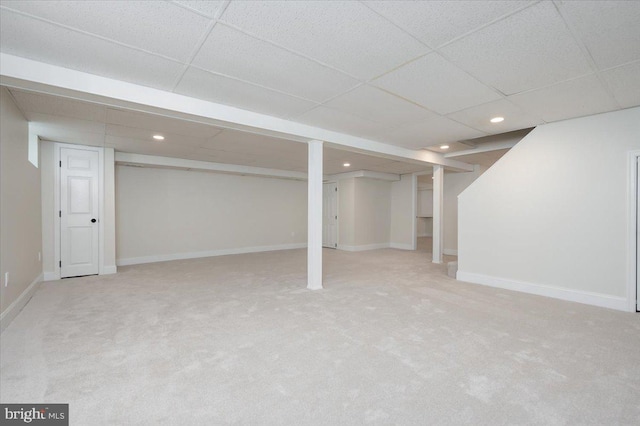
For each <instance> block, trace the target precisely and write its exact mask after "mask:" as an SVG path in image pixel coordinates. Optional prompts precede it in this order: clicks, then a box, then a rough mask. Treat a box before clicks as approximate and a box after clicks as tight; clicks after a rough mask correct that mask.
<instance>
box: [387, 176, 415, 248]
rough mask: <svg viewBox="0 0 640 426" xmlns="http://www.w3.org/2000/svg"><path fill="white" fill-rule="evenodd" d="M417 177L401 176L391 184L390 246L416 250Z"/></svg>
mask: <svg viewBox="0 0 640 426" xmlns="http://www.w3.org/2000/svg"><path fill="white" fill-rule="evenodd" d="M417 185H418V183H417V177H416V176H414V175H412V174H406V175H402V176H400V180H399V181H397V182H391V213H390V214H391V217H390V232H389V239H390V246H391V247H393V248H400V249H405V250H415V248H416V240H415V232H416V231H415V230H416V201H415V200H416V191H417V190H418V188H417Z"/></svg>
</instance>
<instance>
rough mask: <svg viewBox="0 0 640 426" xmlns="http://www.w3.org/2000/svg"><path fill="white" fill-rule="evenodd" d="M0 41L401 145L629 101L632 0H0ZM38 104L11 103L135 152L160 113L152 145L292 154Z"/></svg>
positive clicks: (73, 65)
mask: <svg viewBox="0 0 640 426" xmlns="http://www.w3.org/2000/svg"><path fill="white" fill-rule="evenodd" d="M0 51H1V52H3V53H7V54H11V55H15V56H20V57H24V58H28V59H33V60H36V61H40V62H44V63H48V64H53V65H58V66H62V67H66V68H70V69H74V70H79V71H83V72H87V73H91V74H96V75H100V76H105V77H109V78H115V79H119V80H123V81H127V82H131V83H135V84H139V85H143V86H149V87H153V88H157V89H161V90H165V91H169V92H174V93H178V94H182V95H186V96H191V97H194V98H199V99H204V100H209V101H214V102H216V103H222V104H227V105H231V106H234V107H239V108H243V109H248V110H252V111H256V112H260V113H264V114H268V115H272V116H276V117H281V118H286V119H289V120H292V121H297V122H301V123H305V124H311V125H314V126H318V127H323V128H327V129H330V130H335V131H339V132H343V133H347V134H351V135H355V136H360V137H364V138H367V139H372V140H377V141H382V142H385V143H388V144H392V145H397V146H402V147H406V148H410V149H423V148H428V147H433V146H437V145H440V144H443V143H454V142H456V141H460V140H468V139H473V138H479V137H485V136H487V135H493V134H499V133H504V132H507V131H512V130H517V129H523V128H529V127H533V126H536V125H539V124H544V123H547V122H553V121H557V120H563V119H567V118H573V117H579V116H584V115H589V114H595V113H600V112H606V111H614V110H618V109H622V108H627V107H631V106H636V105H639V104H640V79H639V78H638V75H639V74H640V2H638V1H424V2H417V1H416V2H414V1H361V2H358V1H330V2H319V1H318V2H313V1H284V2H280V1H251V2H249V1H236V0H234V1H230V2H229V1H171V2H169V1H153V2H150V1H126V2H124V1H123V2H114V1H85V2H76V1H5V0H2V1H0ZM14 95H15V96H16V99H18V102H19V103H23V101H22V100H20V99H19V98H20V95H16V94H15V93H14ZM25 97H26V95H25ZM24 102H27V101H24ZM39 102H40V101H37V100H32V104H33V103H35V104H36V105H32V106H30V107H26V106H24V105H21V106H22V107H23V109H25V111H27V112H26V113H27V114H28V115H30V117H29V118H30V119H32V118H33V119H34V120H40V121H42V122H47V120H48V122H49V126H48V127H50V128H51V129H54V130H51V131H52V132H53V131H57V132H58V133H59V134H60V135H56V138H58V137H59V136H60V137H62V136H64V135H65V132H67V133H73V132H71V131H69V130H68V129H70V128H73V129H76V130H78V129H80V130H82V131H84V132H85V133H86V134H92V135H102V137H103V141H102V142H101V143H106V144H108V145H110V146H114V147H116V148H117V149H125V148H126V150H127V151H129V152H136V151H145V152H146V150H148V141H147V140H146V137H147V133H148V131H153V130H156V131H159V130H158V129H156V128H154V126H156V125H162V124H164V125H166V126H169V128H167V129H165V131H167V133H172V132H173V133H175V135H180V136H181V137H180V138H179V139H180V142H178V141H177V140H176V141H175V143H173V144H172V141H171V138H169V140H167V141H166V143H165V144H164V145H158V146H154V147H153V149H152V150H151V151H153V153H155V154H156V155H169V156H171V155H180V156H181V157H183V158H195V157H197V158H198V159H207V160H208V161H228V162H244V163H247V164H249V165H251V164H256V163H257V162H259V160H260V161H262V162H263V163H265V164H267V163H268V164H272V167H289V168H291V164H290V162H291V161H284V159H285V157H283V154H282V152H285V151H286V152H289V151H290V156H291V158H289V160H293V158H294V157H295V159H296V160H300V161H301V162H302V163H305V158H306V157H300V156H301V150H302V148H301V147H300V146H299V145H295V144H294V145H292V142H287V141H283V140H280V139H275V138H267V137H258V136H256V135H246V134H244V135H240V134H235V133H237V132H235V133H234V131H231V130H224V129H217V128H214V127H211V126H203V127H200V126H191V125H190V124H184V123H182V124H180V123H178V122H173V121H168V120H155V121H154V120H153V119H152V118H149V117H145V116H143V115H135V114H130V113H126V112H123V111H119V110H117V109H114V108H106V107H105V108H101V107H100V106H94V107H92V108H87V109H86V110H84V109H83V111H76V112H77V113H78V114H79V115H78V114H75V115H74V114H71V113H69V114H66V113H64V110H63V109H60V108H61V106H57V107H56V108H57V109H56V110H55V111H52V110H51V109H49V110H47V109H46V107H45V106H46V101H42V102H43V105H45V106H42V107H41V106H40V105H39ZM29 108H31V109H29ZM69 108H73V107H71V106H70V107H69ZM52 112H55V113H52ZM101 114H102V115H101ZM496 115H500V116H504V117H505V120H504V121H503V122H502V123H499V124H491V123H489V122H488V120H489V119H490V118H491V117H493V116H496ZM60 117H61V118H60ZM145 120H146V121H145ZM158 121H162V122H163V123H160V122H158ZM170 123H171V124H170ZM180 126H186V127H188V129H183V128H182V127H180ZM65 129H67V130H65ZM67 137H69V135H67ZM95 137H96V138H98V137H99V136H95ZM96 140H97V139H96ZM85 142H86V141H85ZM178 145H179V146H178ZM230 145H233V152H236V154H237V159H235V158H233V159H232V156H231V155H228V154H225V155H222V154H220V153H221V152H232V151H225V149H230V148H229V146H230ZM266 146H268V147H269V148H266ZM271 151H273V153H277V154H278V155H271V154H270V152H271ZM185 153H186V154H185ZM329 153H331V151H329ZM340 153H341V154H344V153H343V152H340ZM287 155H288V154H287ZM358 155H359V154H358ZM358 155H353V158H354V159H350V160H349V161H350V162H351V163H352V164H353V165H354V166H353V167H357V166H356V164H357V161H356V160H357V159H358ZM327 157H332V154H328V155H327ZM338 157H339V156H338V155H336V161H338V159H337V158H338ZM363 157H366V158H367V161H369V163H366V167H369V168H370V167H373V166H381V167H380V168H382V169H384V168H385V167H386V168H388V169H389V170H391V169H393V167H392V165H391V164H390V162H389V160H384V161H383V162H381V164H379V165H373V164H372V162H376V161H380V159H375V160H371V159H370V158H369V157H368V156H363ZM373 158H375V157H373ZM362 160H363V163H364V162H365V161H364V158H362ZM340 161H342V160H340ZM385 162H386V164H383V163H385ZM283 163H286V164H283ZM336 164H338V163H336ZM400 164H403V163H400ZM407 167H408V166H407ZM304 169H306V166H305V165H301V166H300V167H299V170H304ZM394 170H395V169H394Z"/></svg>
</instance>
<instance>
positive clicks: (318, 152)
mask: <svg viewBox="0 0 640 426" xmlns="http://www.w3.org/2000/svg"><path fill="white" fill-rule="evenodd" d="M322 144H323V143H322V142H321V141H310V142H309V165H308V169H309V172H308V173H309V176H308V182H309V190H308V219H307V220H308V222H307V226H308V231H307V241H308V246H307V288H308V289H310V290H320V289H321V288H322V176H323V175H322Z"/></svg>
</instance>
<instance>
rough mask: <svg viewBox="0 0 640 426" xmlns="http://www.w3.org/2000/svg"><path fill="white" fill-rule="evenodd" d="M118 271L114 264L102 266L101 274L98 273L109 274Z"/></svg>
mask: <svg viewBox="0 0 640 426" xmlns="http://www.w3.org/2000/svg"><path fill="white" fill-rule="evenodd" d="M116 273H118V267H117V266H116V265H110V266H104V267H103V268H102V274H100V275H110V274H116Z"/></svg>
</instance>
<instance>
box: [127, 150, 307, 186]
mask: <svg viewBox="0 0 640 426" xmlns="http://www.w3.org/2000/svg"><path fill="white" fill-rule="evenodd" d="M115 161H116V163H118V164H122V165H133V166H149V167H163V168H171V169H181V170H200V171H208V172H218V173H228V174H234V175H242V176H261V177H274V178H280V179H295V180H307V174H306V173H303V172H294V171H289V170H276V169H266V168H263V167H252V166H239V165H235V164H225V163H210V162H208V161H198V160H185V159H182V158H172V157H160V156H157V155H144V154H131V153H128V152H116V154H115Z"/></svg>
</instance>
